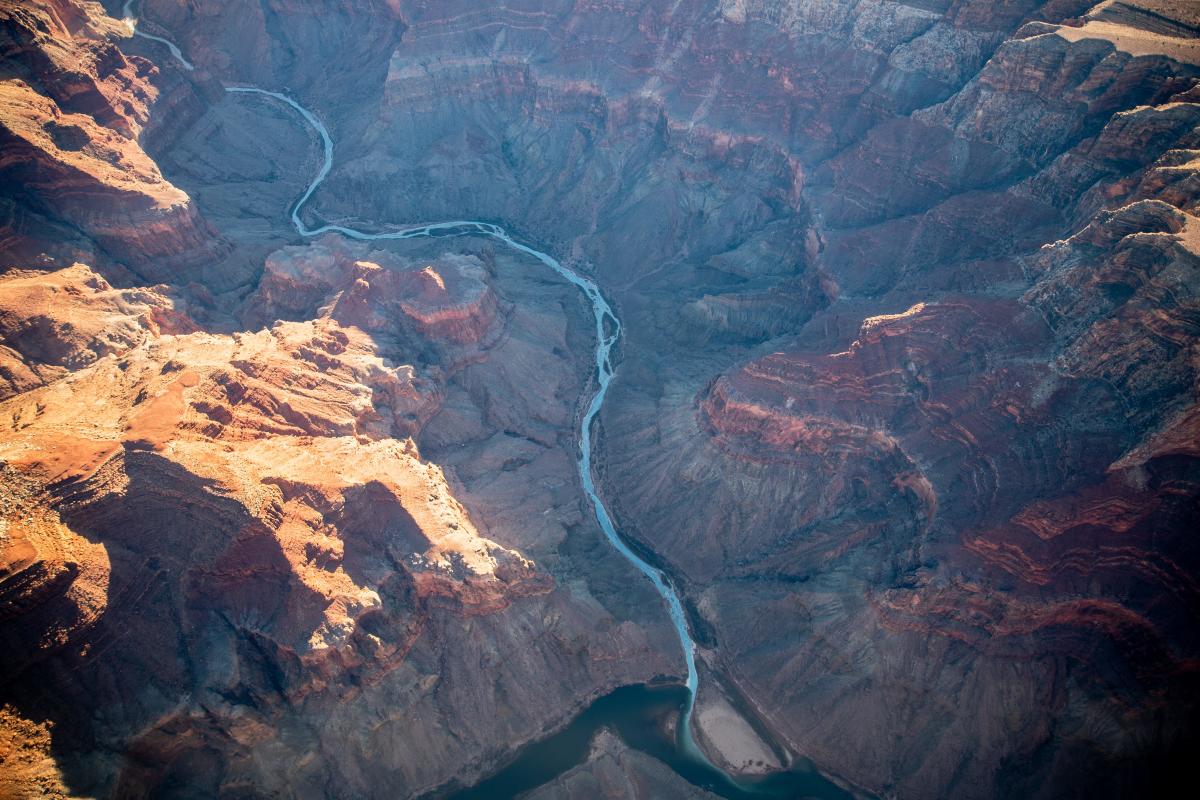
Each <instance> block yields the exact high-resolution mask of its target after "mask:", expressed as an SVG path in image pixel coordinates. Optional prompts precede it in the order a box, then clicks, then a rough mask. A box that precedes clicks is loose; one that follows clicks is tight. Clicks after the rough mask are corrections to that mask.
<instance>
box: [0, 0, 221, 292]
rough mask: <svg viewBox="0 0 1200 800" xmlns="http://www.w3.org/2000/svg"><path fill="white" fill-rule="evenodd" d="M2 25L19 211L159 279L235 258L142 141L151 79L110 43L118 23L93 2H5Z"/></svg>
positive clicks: (2, 136)
mask: <svg viewBox="0 0 1200 800" xmlns="http://www.w3.org/2000/svg"><path fill="white" fill-rule="evenodd" d="M0 24H2V25H3V26H4V31H5V40H4V42H5V45H4V46H5V52H4V55H3V58H4V62H5V66H6V69H5V74H4V78H3V80H2V81H0V95H2V96H3V109H4V110H3V114H2V115H0V146H2V147H3V153H4V155H3V157H2V158H0V176H3V179H4V181H5V183H6V184H7V185H8V186H11V187H17V186H19V187H21V193H22V200H23V201H25V202H30V203H32V204H33V205H34V207H35V208H36V209H37V210H38V211H40V212H42V213H46V214H48V215H49V216H51V217H53V218H55V219H57V220H60V221H62V222H65V223H66V224H68V225H70V226H73V227H76V228H78V229H80V230H82V231H83V232H84V233H85V234H87V235H88V236H89V237H91V238H92V239H93V240H94V241H95V242H96V243H97V244H99V245H100V246H101V247H102V248H104V250H105V251H107V253H108V254H109V255H110V256H111V257H112V258H114V259H116V260H118V261H121V262H124V263H126V264H128V265H129V266H130V267H133V268H134V269H138V270H141V271H142V272H143V274H145V275H149V276H153V277H155V278H163V279H165V278H169V277H171V276H172V273H173V272H175V271H178V270H180V269H183V268H186V267H194V266H197V265H198V264H200V263H202V262H204V261H206V260H211V259H213V258H215V257H217V256H219V255H220V254H222V253H223V252H224V251H225V250H227V249H228V245H227V243H224V242H222V241H221V240H220V239H219V237H217V235H216V232H215V231H214V230H213V229H212V228H210V227H209V226H208V225H207V224H206V223H205V222H204V220H203V219H202V218H201V216H200V214H199V212H198V211H197V209H196V207H195V204H194V203H193V202H192V200H191V198H189V197H188V196H187V194H186V193H184V192H182V191H181V190H179V189H178V188H176V187H175V186H173V185H172V184H171V183H170V182H168V181H167V180H165V179H164V178H163V177H162V175H161V174H160V172H159V170H158V167H157V165H156V164H155V163H154V162H153V161H152V160H151V159H150V158H149V157H148V156H147V155H146V153H145V152H144V151H143V150H142V147H141V145H140V144H139V142H138V139H139V135H140V134H141V132H142V130H143V128H144V127H145V126H146V124H147V121H148V119H149V116H150V107H151V106H152V104H153V103H154V100H155V98H156V97H157V95H158V91H157V89H156V87H155V86H154V84H153V81H152V79H153V77H154V75H155V73H156V69H155V67H154V66H153V65H151V64H150V63H149V62H147V61H145V60H143V59H138V58H136V57H133V58H131V59H130V58H126V57H125V56H124V55H123V54H122V53H121V51H120V50H119V49H118V48H117V46H116V45H115V44H114V41H113V40H114V39H118V38H119V37H121V36H124V35H127V33H128V31H127V29H126V28H125V27H124V25H123V24H121V23H117V22H116V21H115V20H112V19H111V18H109V17H107V16H106V15H105V14H104V11H103V9H102V8H101V7H100V6H99V5H98V4H96V3H85V4H81V5H78V6H76V5H74V4H70V3H63V4H53V3H51V4H32V5H30V4H15V5H14V4H11V3H9V4H5V5H4V6H0ZM6 193H7V192H6Z"/></svg>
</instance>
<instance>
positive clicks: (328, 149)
mask: <svg viewBox="0 0 1200 800" xmlns="http://www.w3.org/2000/svg"><path fill="white" fill-rule="evenodd" d="M225 91H227V92H232V93H236V94H257V95H262V96H264V97H270V98H273V99H275V100H278V101H280V102H282V103H285V104H287V105H288V106H290V107H291V108H293V109H295V110H296V111H297V112H298V113H299V114H300V116H302V117H304V120H305V121H306V122H307V123H308V124H309V125H310V126H311V127H312V128H313V130H315V131H316V132H317V134H318V135H319V136H320V137H321V143H322V145H323V147H324V156H325V157H324V163H322V164H321V169H320V171H318V172H317V175H316V177H315V178H313V180H312V183H310V184H309V185H308V189H307V190H305V192H304V194H303V195H302V196H301V197H300V200H299V201H298V202H297V203H296V205H295V206H294V207H293V208H292V225H294V226H295V228H296V231H297V232H298V233H299V234H300V235H301V236H320V235H321V234H325V233H340V234H342V235H343V236H347V237H349V238H351V239H362V240H367V241H375V240H380V239H414V238H416V237H418V236H435V235H444V234H450V235H453V234H482V235H484V236H490V237H491V238H493V239H499V240H500V241H502V242H504V243H505V244H506V245H508V246H509V247H511V248H512V249H514V250H519V251H520V252H522V253H526V254H528V255H531V256H533V257H534V258H536V259H537V260H538V261H540V262H542V263H543V264H545V265H546V266H547V267H549V268H550V269H552V270H554V271H555V272H557V273H558V274H559V275H561V276H562V277H563V278H564V279H566V280H567V281H568V282H569V283H572V284H574V285H575V286H577V287H578V288H579V290H580V291H582V292H583V294H584V296H585V297H587V299H588V302H589V303H591V306H592V315H593V316H594V317H595V319H596V352H595V360H596V376H597V384H598V385H597V388H596V393H595V394H593V395H592V400H591V402H590V403H588V407H587V412H586V413H585V414H584V415H583V419H582V420H581V421H580V424H579V461H578V462H577V463H578V467H579V478H580V480H581V481H582V482H583V491H584V492H585V493H586V494H587V496H588V499H589V500H590V501H591V503H592V508H593V509H594V510H595V512H596V521H597V522H599V523H600V529H601V530H602V531H604V536H605V538H606V539H608V541H609V543H610V544H611V545H612V546H613V547H615V548H616V549H617V552H618V553H620V554H621V555H622V556H624V557H625V559H626V560H627V561H629V563H631V564H633V566H634V567H635V568H636V569H637V570H638V572H640V573H642V574H643V575H645V576H646V577H647V578H649V579H650V582H651V583H652V584H654V588H655V589H656V590H657V591H658V593H659V595H661V596H662V598H663V600H664V601H666V604H667V613H668V614H669V615H670V617H671V622H672V624H673V625H674V626H675V632H676V634H677V635H678V636H679V643H680V645H681V646H682V647H683V657H684V661H685V662H686V663H687V689H688V696H687V700H686V701H685V704H684V709H683V716H682V717H681V718H680V722H679V742H680V746H681V747H682V748H683V749H684V751H685V752H686V753H687V754H688V755H690V756H691V757H693V758H695V759H697V760H700V761H705V762H706V761H707V759H706V758H705V757H704V755H703V754H702V753H701V752H700V749H699V748H698V747H696V742H695V739H694V737H693V736H692V730H691V718H692V710H693V708H694V706H695V697H696V688H697V686H698V684H699V677H698V676H697V673H696V643H695V642H694V641H693V640H692V635H691V632H690V631H689V630H688V626H687V618H686V617H685V616H684V612H683V603H682V602H680V600H679V595H677V594H676V593H675V590H674V589H672V588H671V585H670V583H669V582H668V581H667V578H666V576H665V575H663V573H662V572H661V571H660V570H659V569H657V568H656V567H654V566H651V565H650V564H649V563H647V562H646V561H645V559H643V558H642V557H641V556H639V555H638V554H637V553H635V552H633V550H632V549H630V547H629V545H627V544H626V543H625V541H624V540H623V539H621V537H620V536H618V535H617V530H616V527H615V526H614V525H613V521H612V517H611V516H610V515H609V513H608V509H607V508H606V507H605V506H604V501H603V500H601V499H600V495H599V493H597V491H596V483H595V481H594V480H593V478H592V437H591V428H592V420H594V419H595V418H596V415H597V414H599V413H600V408H601V406H603V405H604V398H605V397H606V396H607V395H608V386H609V384H610V383H611V382H612V379H613V366H612V360H611V358H610V354H611V353H612V348H613V345H615V344H616V343H617V338H618V337H619V336H620V335H621V321H620V320H619V319H617V315H616V314H614V313H613V310H612V306H610V305H609V304H608V301H607V300H605V299H604V295H602V294H601V293H600V289H599V287H597V286H596V284H595V283H594V282H593V281H591V280H590V279H588V278H585V277H584V276H582V275H580V274H579V273H578V272H575V271H574V270H572V269H569V268H567V267H564V266H563V265H562V264H561V263H559V261H558V260H557V259H555V258H554V257H553V256H551V255H548V254H547V253H543V252H542V251H541V250H536V249H534V248H532V247H530V246H529V245H526V244H522V243H521V242H518V241H517V240H515V239H513V238H512V237H511V236H509V235H508V233H507V232H506V231H505V230H504V229H503V228H501V227H500V226H499V225H494V224H492V223H490V222H479V221H476V220H453V221H451V222H437V223H434V224H431V225H421V226H419V227H412V228H403V229H401V230H395V231H385V232H383V233H369V232H366V231H360V230H358V229H356V228H347V227H345V226H343V225H322V226H320V227H319V228H310V227H308V226H307V225H306V224H304V221H303V220H302V219H301V218H300V210H301V209H302V208H303V207H304V204H305V203H306V202H308V199H309V198H310V197H312V195H313V192H315V191H316V190H317V187H319V186H320V185H321V183H322V182H323V181H324V180H325V178H326V177H327V176H328V175H329V171H330V170H331V169H332V168H333V139H332V138H331V137H330V136H329V130H328V129H327V128H326V127H325V125H324V123H322V122H321V120H320V119H319V118H318V117H317V116H316V115H315V114H313V113H312V112H311V111H309V110H308V109H307V108H305V107H304V106H302V105H300V104H299V103H297V102H296V101H295V100H293V99H292V98H290V97H288V96H287V95H285V94H281V93H279V92H272V91H268V90H266V89H258V88H254V87H250V86H230V87H228V88H226V89H225ZM606 322H607V323H608V324H606Z"/></svg>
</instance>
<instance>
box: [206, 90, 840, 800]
mask: <svg viewBox="0 0 1200 800" xmlns="http://www.w3.org/2000/svg"><path fill="white" fill-rule="evenodd" d="M225 91H227V92H231V93H234V94H255V95H262V96H264V97H269V98H272V99H275V100H278V101H280V102H282V103H285V104H286V105H288V106H290V107H291V108H292V109H294V110H295V111H296V112H297V113H299V114H300V116H302V117H303V118H304V120H305V121H306V122H307V123H308V124H309V126H311V127H312V129H313V130H315V131H316V132H317V135H318V136H320V138H321V144H322V148H323V151H324V159H323V162H322V164H321V168H320V170H319V171H318V172H317V175H316V177H315V178H313V180H312V182H311V183H310V184H309V185H308V188H307V189H306V190H305V192H304V194H303V195H301V197H300V199H299V200H298V201H297V202H296V205H295V206H294V207H293V208H292V225H293V226H294V227H295V228H296V231H297V232H298V233H299V234H300V235H301V236H305V237H312V236H320V235H322V234H326V233H336V234H340V235H342V236H346V237H349V238H351V239H359V240H364V241H378V240H396V239H414V238H417V237H420V236H438V235H451V236H452V235H468V234H475V235H483V236H488V237H491V238H493V239H498V240H500V241H501V242H503V243H504V244H506V245H507V246H509V247H511V248H512V249H514V250H517V251H519V252H522V253H525V254H526V255H529V256H532V257H533V258H536V259H537V260H538V261H540V262H542V264H544V265H545V266H547V267H549V268H550V269H552V270H553V271H554V272H556V273H557V274H558V275H560V276H561V277H562V278H563V279H564V280H566V281H568V282H569V283H571V284H573V285H574V286H576V287H577V288H578V289H579V290H580V291H581V292H583V294H584V296H585V297H586V298H587V300H588V302H589V303H590V304H591V308H592V316H593V317H594V318H595V320H596V350H595V363H596V379H597V388H596V392H595V393H594V394H593V395H592V398H591V401H590V402H589V403H588V404H587V410H586V411H585V412H584V414H583V418H582V419H581V421H580V424H579V460H578V461H577V462H576V463H577V466H578V470H579V479H580V481H581V482H582V484H583V490H584V493H585V494H587V497H588V500H589V501H590V502H591V504H592V509H593V510H594V511H595V513H596V521H597V522H598V523H599V524H600V529H601V530H602V531H603V532H604V536H605V538H606V539H608V542H609V544H611V545H612V546H613V547H614V548H616V550H617V552H618V553H620V554H621V555H622V556H624V557H625V559H626V560H627V561H629V563H630V564H632V565H633V566H634V568H635V569H637V571H638V572H640V573H642V574H643V575H645V576H646V578H648V579H649V580H650V583H652V584H653V585H654V588H655V589H656V590H657V591H658V594H659V595H660V596H661V597H662V599H663V600H664V601H665V603H666V606H667V613H668V615H669V616H670V618H671V623H672V624H673V625H674V627H675V632H676V635H677V636H678V637H679V644H680V646H681V647H682V648H683V657H684V662H685V663H686V665H687V680H686V685H685V687H674V688H673V689H672V688H670V687H667V688H650V687H646V686H626V687H623V688H621V689H618V690H617V691H615V692H613V693H612V694H610V695H607V696H605V697H602V698H600V699H599V700H597V701H596V702H595V703H593V704H592V705H591V706H589V707H588V708H587V709H586V710H585V711H584V712H583V713H582V714H580V715H579V716H578V717H576V718H575V719H574V720H572V721H571V723H570V724H569V725H568V726H567V727H566V728H564V729H563V730H561V731H559V732H558V733H556V734H553V735H552V736H550V737H548V738H546V739H544V740H541V741H538V742H534V743H533V744H532V745H529V746H527V747H525V748H523V749H522V750H521V752H520V753H518V755H517V758H516V759H515V760H514V761H513V762H512V763H511V764H509V765H508V766H507V767H505V768H504V769H502V770H500V771H499V772H498V773H496V774H495V775H493V776H492V777H490V778H487V779H486V780H484V781H482V782H481V783H480V784H478V785H477V786H474V787H471V788H469V789H466V790H464V791H462V792H460V793H459V794H457V795H455V797H457V798H459V800H476V799H478V800H484V799H486V800H494V798H501V797H515V796H516V795H518V794H520V793H522V792H525V791H528V790H530V789H533V788H536V787H537V786H540V785H542V784H544V783H546V782H547V781H549V780H552V779H554V778H555V777H557V776H558V775H560V774H562V773H563V772H566V771H567V770H569V769H570V768H571V767H573V766H575V765H576V764H579V763H580V762H582V761H583V760H584V759H585V758H586V756H587V752H588V743H589V742H590V741H591V739H592V737H593V736H594V735H595V734H596V732H597V731H599V730H600V729H602V728H607V729H610V730H614V731H616V732H618V734H619V735H620V736H621V738H622V739H623V740H624V741H625V742H626V744H627V745H629V746H630V747H633V748H635V749H637V750H640V751H642V752H645V753H648V754H650V755H652V756H654V757H655V758H657V759H658V760H659V761H662V762H663V763H665V764H667V766H669V767H670V768H671V769H672V770H674V771H675V772H676V773H677V774H678V775H680V776H681V777H683V778H684V779H686V780H688V781H689V782H691V783H693V784H695V785H698V786H703V787H705V788H706V789H708V790H709V791H712V792H715V793H717V794H719V795H720V796H722V797H727V798H734V799H735V800H740V799H741V798H754V799H755V800H762V799H763V798H795V797H815V798H822V799H824V800H843V798H849V797H850V795H849V794H848V793H847V792H845V791H844V790H843V789H841V788H839V787H838V786H836V785H835V784H833V783H832V782H830V781H829V780H827V779H826V778H825V777H823V776H822V775H820V774H819V773H818V772H816V771H815V770H813V769H811V767H809V766H808V765H807V764H801V765H798V768H797V769H794V770H793V771H790V772H783V773H776V774H774V775H771V776H769V777H766V778H764V779H761V780H757V781H753V782H751V783H747V784H740V783H738V782H735V781H734V780H732V779H731V778H730V777H729V776H728V775H726V774H725V773H724V772H722V771H721V770H720V769H718V768H717V767H716V766H715V765H713V764H712V763H711V762H710V761H709V760H708V758H707V757H706V756H705V755H704V754H703V753H702V752H701V751H700V749H699V748H698V747H697V746H696V741H695V738H694V736H693V734H692V724H691V723H692V712H693V710H694V707H695V700H696V689H697V686H698V684H699V678H698V675H697V673H696V643H695V642H694V641H693V640H692V635H691V632H690V631H689V630H688V625H687V619H686V617H685V616H684V610H683V603H682V602H681V601H680V599H679V596H678V595H677V594H676V593H675V591H674V589H672V588H671V585H670V583H669V582H668V580H667V577H666V576H665V575H664V574H663V573H662V572H661V571H660V570H659V569H657V568H656V567H654V566H652V565H651V564H649V563H648V562H647V561H646V560H645V559H643V558H642V557H641V556H639V555H638V554H637V553H635V552H634V551H633V550H632V549H631V548H630V547H629V545H628V544H626V543H625V541H624V540H623V539H621V537H620V536H619V535H618V534H617V530H616V527H615V526H614V525H613V521H612V517H611V516H610V515H609V513H608V509H607V508H606V507H605V505H604V501H603V500H601V499H600V495H599V493H598V492H597V490H596V484H595V481H594V479H593V477H592V438H591V427H592V422H593V420H595V419H596V415H598V414H599V413H600V408H601V407H602V406H603V405H604V398H605V397H606V396H607V394H608V387H609V384H610V383H611V382H612V379H613V366H612V360H611V353H612V349H613V346H614V345H615V344H616V343H617V339H618V338H619V336H620V334H621V321H620V320H619V319H618V318H617V315H616V314H615V313H614V312H613V310H612V306H610V305H609V304H608V301H607V300H605V299H604V295H602V294H601V293H600V289H599V287H598V286H596V284H595V283H594V282H593V281H592V280H590V279H589V278H586V277H584V276H583V275H580V274H579V273H578V272H575V271H574V270H572V269H570V268H568V267H564V266H563V265H562V264H561V263H559V262H558V260H557V259H555V258H554V257H553V256H551V255H548V254H547V253H543V252H542V251H541V250H537V249H535V248H533V247H530V246H529V245H526V244H522V243H521V242H519V241H517V240H515V239H513V238H512V237H511V236H509V235H508V233H507V232H506V231H505V230H504V229H503V228H501V227H500V226H499V225H495V224H493V223H490V222H481V221H478V220H453V221H450V222H438V223H433V224H430V225H420V226H415V227H411V228H403V229H400V230H394V231H384V232H381V233H371V232H368V231H361V230H358V229H357V228H349V227H346V226H344V225H332V224H326V225H321V226H320V227H317V228H310V227H308V225H306V224H305V223H304V220H302V219H301V218H300V212H301V209H302V208H303V207H304V204H305V203H307V202H308V200H309V198H311V197H312V195H313V193H314V192H315V191H316V190H317V187H319V186H320V185H321V183H322V182H323V181H324V180H325V178H326V177H327V176H328V175H329V171H330V170H331V169H332V168H333V139H332V138H331V137H330V135H329V131H328V130H327V129H326V127H325V125H324V124H323V123H322V122H321V120H320V119H319V118H318V117H317V116H316V115H315V114H313V113H312V112H311V111H309V110H308V109H307V108H305V107H304V106H302V105H300V104H299V103H297V102H296V101H295V100H293V99H292V98H290V97H288V96H287V95H284V94H281V93H279V92H272V91H268V90H266V89H258V88H254V87H245V86H240V87H239V86H235V87H227V88H226V90H225ZM675 709H682V711H681V713H680V714H679V717H678V722H677V724H676V725H675V740H674V741H673V742H671V741H664V740H663V735H662V732H661V726H657V727H656V726H655V724H653V722H652V720H654V719H655V718H656V717H659V716H661V715H662V714H663V713H664V712H670V711H673V710H675Z"/></svg>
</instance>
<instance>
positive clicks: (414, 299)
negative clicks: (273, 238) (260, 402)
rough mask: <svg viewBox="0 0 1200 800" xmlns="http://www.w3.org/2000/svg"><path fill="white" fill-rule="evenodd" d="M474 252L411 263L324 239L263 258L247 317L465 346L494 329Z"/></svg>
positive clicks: (493, 312)
mask: <svg viewBox="0 0 1200 800" xmlns="http://www.w3.org/2000/svg"><path fill="white" fill-rule="evenodd" d="M486 277H487V269H486V267H485V265H484V263H483V262H482V261H481V260H480V259H479V258H478V257H477V256H474V255H460V254H450V253H446V254H443V255H441V256H439V257H438V258H437V259H436V260H431V261H428V262H415V261H412V260H411V259H405V258H400V257H397V256H396V255H394V254H392V253H389V252H387V251H386V250H372V249H371V248H369V247H367V246H365V245H363V244H359V243H353V242H347V241H345V240H343V239H342V238H341V237H338V236H334V235H327V236H325V237H323V239H322V240H321V242H320V243H319V244H315V245H305V246H300V247H288V248H284V249H282V250H278V251H276V252H274V253H272V254H271V255H269V256H268V257H267V261H266V265H265V270H264V272H263V276H262V279H261V280H260V282H259V288H258V291H257V293H256V294H255V297H254V298H253V300H252V305H251V308H250V310H249V312H248V316H249V318H250V319H256V320H266V319H270V318H272V317H273V316H282V317H287V318H292V319H308V318H312V317H314V316H317V315H318V314H323V315H328V316H329V317H331V318H332V319H336V320H337V321H338V322H340V323H341V324H342V325H345V326H354V327H357V328H359V329H361V330H364V331H369V332H371V333H374V334H379V335H390V336H397V335H402V334H406V333H407V334H408V335H409V336H416V337H422V338H425V339H429V340H433V341H437V342H444V343H447V344H449V345H451V346H458V347H464V346H468V345H475V344H478V343H479V342H481V341H482V340H483V339H484V338H485V337H487V336H488V334H490V333H492V332H493V330H494V328H495V326H496V324H497V303H498V301H497V298H496V294H495V292H494V291H493V290H492V288H491V286H490V285H489V284H488V282H487V280H486Z"/></svg>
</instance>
